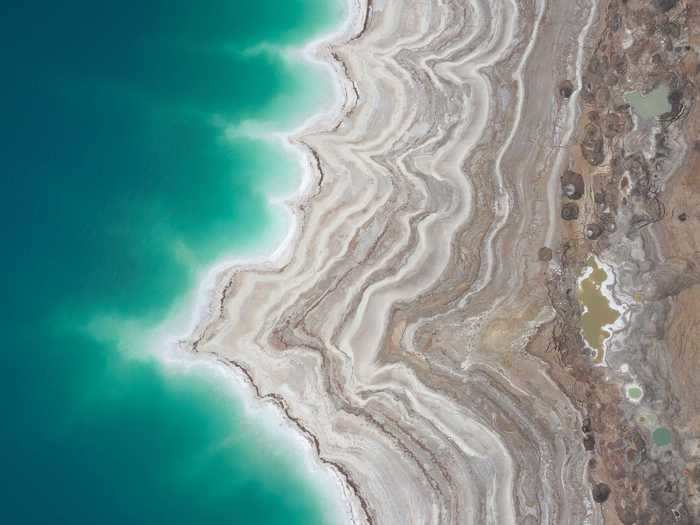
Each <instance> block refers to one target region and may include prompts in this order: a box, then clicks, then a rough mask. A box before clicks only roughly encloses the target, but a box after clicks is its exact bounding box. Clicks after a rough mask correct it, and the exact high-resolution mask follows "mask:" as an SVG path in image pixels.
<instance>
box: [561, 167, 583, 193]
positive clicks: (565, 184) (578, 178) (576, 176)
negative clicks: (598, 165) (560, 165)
mask: <svg viewBox="0 0 700 525" xmlns="http://www.w3.org/2000/svg"><path fill="white" fill-rule="evenodd" d="M560 181H561V191H562V193H563V194H564V196H566V197H568V198H569V199H572V200H578V199H580V198H581V197H582V196H583V192H584V191H585V185H584V183H583V176H582V175H581V174H580V173H576V172H575V171H571V170H566V171H565V172H564V174H563V175H562V176H561V177H560Z"/></svg>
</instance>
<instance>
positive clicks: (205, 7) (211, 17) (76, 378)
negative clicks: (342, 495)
mask: <svg viewBox="0 0 700 525" xmlns="http://www.w3.org/2000/svg"><path fill="white" fill-rule="evenodd" d="M338 3H339V2H338ZM340 16H342V13H340V12H339V6H337V5H336V3H335V2H328V1H326V0H284V2H282V1H278V0H256V1H255V2H250V1H247V0H229V1H226V2H181V1H168V2H165V1H151V2H113V1H105V2H87V1H75V2H31V1H24V2H15V3H13V2H4V3H3V7H2V10H0V56H1V57H2V65H3V80H2V83H0V94H1V96H0V107H1V108H2V113H1V115H2V137H1V139H2V140H0V152H1V156H0V158H1V159H2V163H3V166H2V177H0V180H1V184H2V192H1V195H2V196H3V201H2V208H1V210H2V212H1V213H2V218H1V219H2V220H1V221H0V228H2V240H3V242H2V257H1V259H0V260H1V261H2V262H1V263H0V264H2V274H3V279H2V282H3V288H2V292H3V293H2V297H3V301H2V302H1V303H0V304H2V306H1V308H2V311H1V312H0V313H1V314H2V315H1V316H0V322H2V324H3V326H2V333H3V344H2V352H0V359H1V364H2V368H1V369H0V370H1V372H2V380H1V381H0V407H1V408H2V410H3V429H2V432H1V433H0V440H1V441H0V469H1V470H0V472H1V473H2V478H1V480H2V481H0V522H1V523H8V524H14V523H71V524H73V523H79V524H82V523H90V524H97V523H99V524H110V523H115V524H116V523H120V524H123V523H178V524H179V523H182V524H189V523H228V524H231V523H234V524H246V523H255V524H278V523H280V524H281V523H284V524H295V523H299V524H314V523H321V522H323V521H324V520H325V519H326V518H327V516H325V515H324V508H323V502H322V501H321V497H320V496H319V490H318V487H316V486H314V485H313V484H312V483H311V482H310V481H309V480H308V479H307V477H308V476H306V475H305V472H304V470H303V469H302V468H301V463H300V460H299V458H294V457H290V454H285V453H283V452H284V451H280V450H277V449H276V447H275V446H274V440H270V439H261V432H263V430H262V429H261V426H260V424H259V422H256V421H255V420H251V419H250V418H249V417H248V416H244V414H243V411H242V408H241V405H240V403H239V402H237V401H236V400H235V398H233V397H232V395H231V394H230V393H229V390H230V389H228V388H226V386H225V385H223V384H222V380H221V379H216V378H214V377H212V376H211V374H207V373H205V372H204V371H197V369H193V370H192V371H191V372H189V373H184V372H183V373H179V374H173V373H168V372H166V371H164V370H163V369H162V367H161V366H160V365H159V363H158V362H156V361H155V360H154V358H152V357H149V356H148V353H147V352H146V349H145V348H144V347H143V345H142V344H139V343H138V342H135V341H138V339H133V338H130V337H129V338H127V337H126V335H129V333H131V332H134V331H136V332H137V333H140V332H142V331H143V330H147V329H149V328H153V327H155V326H157V325H158V323H160V322H162V321H163V320H164V319H165V318H166V317H167V316H168V314H169V313H170V312H172V311H173V309H176V306H177V305H178V304H179V302H180V303H181V301H182V300H183V298H185V297H186V296H187V294H188V291H190V290H191V289H192V288H193V287H194V286H195V284H196V276H197V275H198V273H199V272H201V271H202V270H203V269H204V268H206V267H207V265H209V264H211V263H212V262H213V261H214V260H215V259H216V258H217V257H220V256H222V255H224V254H226V253H229V252H233V253H248V252H251V251H254V250H255V248H256V246H259V245H260V244H261V243H264V242H270V240H271V239H274V238H275V236H276V235H278V234H279V221H280V216H279V214H278V213H277V212H276V211H275V210H273V209H272V208H271V207H270V206H269V205H268V203H267V202H268V201H267V198H266V192H267V191H270V190H272V189H275V188H279V187H284V188H287V189H288V188H289V187H291V186H292V185H293V184H294V180H295V178H296V177H298V170H297V169H296V168H295V166H296V161H295V160H294V159H293V158H290V157H289V155H288V154H287V153H285V152H283V151H282V150H281V149H280V148H279V147H277V146H275V145H273V144H268V143H263V142H259V141H254V140H251V139H244V138H237V139H231V138H230V137H228V138H227V135H226V127H227V126H234V127H235V126H236V125H238V124H240V123H241V122H244V121H246V120H251V119H253V120H255V119H261V118H262V119H265V120H266V121H270V119H272V118H279V119H281V120H285V121H290V122H293V121H294V119H295V118H300V115H301V114H303V113H304V111H307V110H309V111H310V110H312V102H313V100H314V97H318V96H319V95H318V87H317V86H319V85H322V84H323V82H320V83H319V80H318V76H317V73H314V72H311V73H310V72H309V69H308V66H305V65H304V64H303V63H297V62H293V61H288V60H287V61H285V60H284V59H283V58H281V57H282V55H280V54H279V53H277V52H275V51H274V50H273V51H271V50H270V49H272V48H275V47H276V46H277V47H279V46H282V47H284V46H289V45H295V44H300V43H302V42H303V41H305V40H306V39H309V38H311V37H313V36H314V35H317V34H319V33H320V32H322V31H324V30H327V29H328V28H330V27H332V25H334V24H335V23H337V22H338V20H339V18H340ZM261 43H265V44H268V47H267V48H265V47H263V48H260V47H259V44H261ZM256 46H258V47H256ZM251 49H252V51H251ZM286 105H287V106H289V108H292V107H293V108H294V112H295V116H289V114H284V115H282V114H278V112H279V111H280V110H283V109H285V107H286ZM300 108H302V109H303V111H301V110H300ZM288 113H291V111H290V112H288ZM275 115H277V116H275ZM105 319H108V320H112V321H114V322H112V323H110V324H109V326H110V327H111V328H110V330H109V331H108V333H104V331H102V332H101V333H100V337H94V333H93V332H94V330H92V329H91V327H92V328H94V326H95V325H96V323H98V322H100V321H101V320H102V321H103V320H105ZM91 334H92V335H91ZM134 356H137V357H134Z"/></svg>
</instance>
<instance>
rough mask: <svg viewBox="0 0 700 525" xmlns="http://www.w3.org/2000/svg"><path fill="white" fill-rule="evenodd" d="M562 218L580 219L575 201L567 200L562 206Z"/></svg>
mask: <svg viewBox="0 0 700 525" xmlns="http://www.w3.org/2000/svg"><path fill="white" fill-rule="evenodd" d="M561 218H562V219H564V220H565V221H573V220H576V219H578V205H577V204H576V203H575V202H567V203H566V204H564V206H562V208H561Z"/></svg>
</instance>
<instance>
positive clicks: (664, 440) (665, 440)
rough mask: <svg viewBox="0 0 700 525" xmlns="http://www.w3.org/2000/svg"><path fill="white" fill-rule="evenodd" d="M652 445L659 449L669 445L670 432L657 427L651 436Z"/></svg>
mask: <svg viewBox="0 0 700 525" xmlns="http://www.w3.org/2000/svg"><path fill="white" fill-rule="evenodd" d="M651 438H652V439H653V440H654V444H655V445H656V446H659V447H665V446H666V445H669V444H670V443H671V432H670V430H669V429H667V428H664V427H659V428H657V429H656V430H654V432H653V433H652V434H651Z"/></svg>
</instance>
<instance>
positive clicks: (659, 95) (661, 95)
mask: <svg viewBox="0 0 700 525" xmlns="http://www.w3.org/2000/svg"><path fill="white" fill-rule="evenodd" d="M668 93H669V90H668V86H666V85H665V84H661V85H659V86H658V87H656V88H654V89H652V90H651V91H650V92H649V93H647V94H646V95H642V94H641V93H640V92H639V91H628V92H627V93H625V101H626V102H627V103H628V104H630V105H631V106H632V108H633V109H634V111H635V113H637V115H639V116H640V117H641V118H643V119H652V118H654V117H658V116H659V115H663V114H664V113H667V112H669V111H671V104H670V103H669V101H668Z"/></svg>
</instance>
